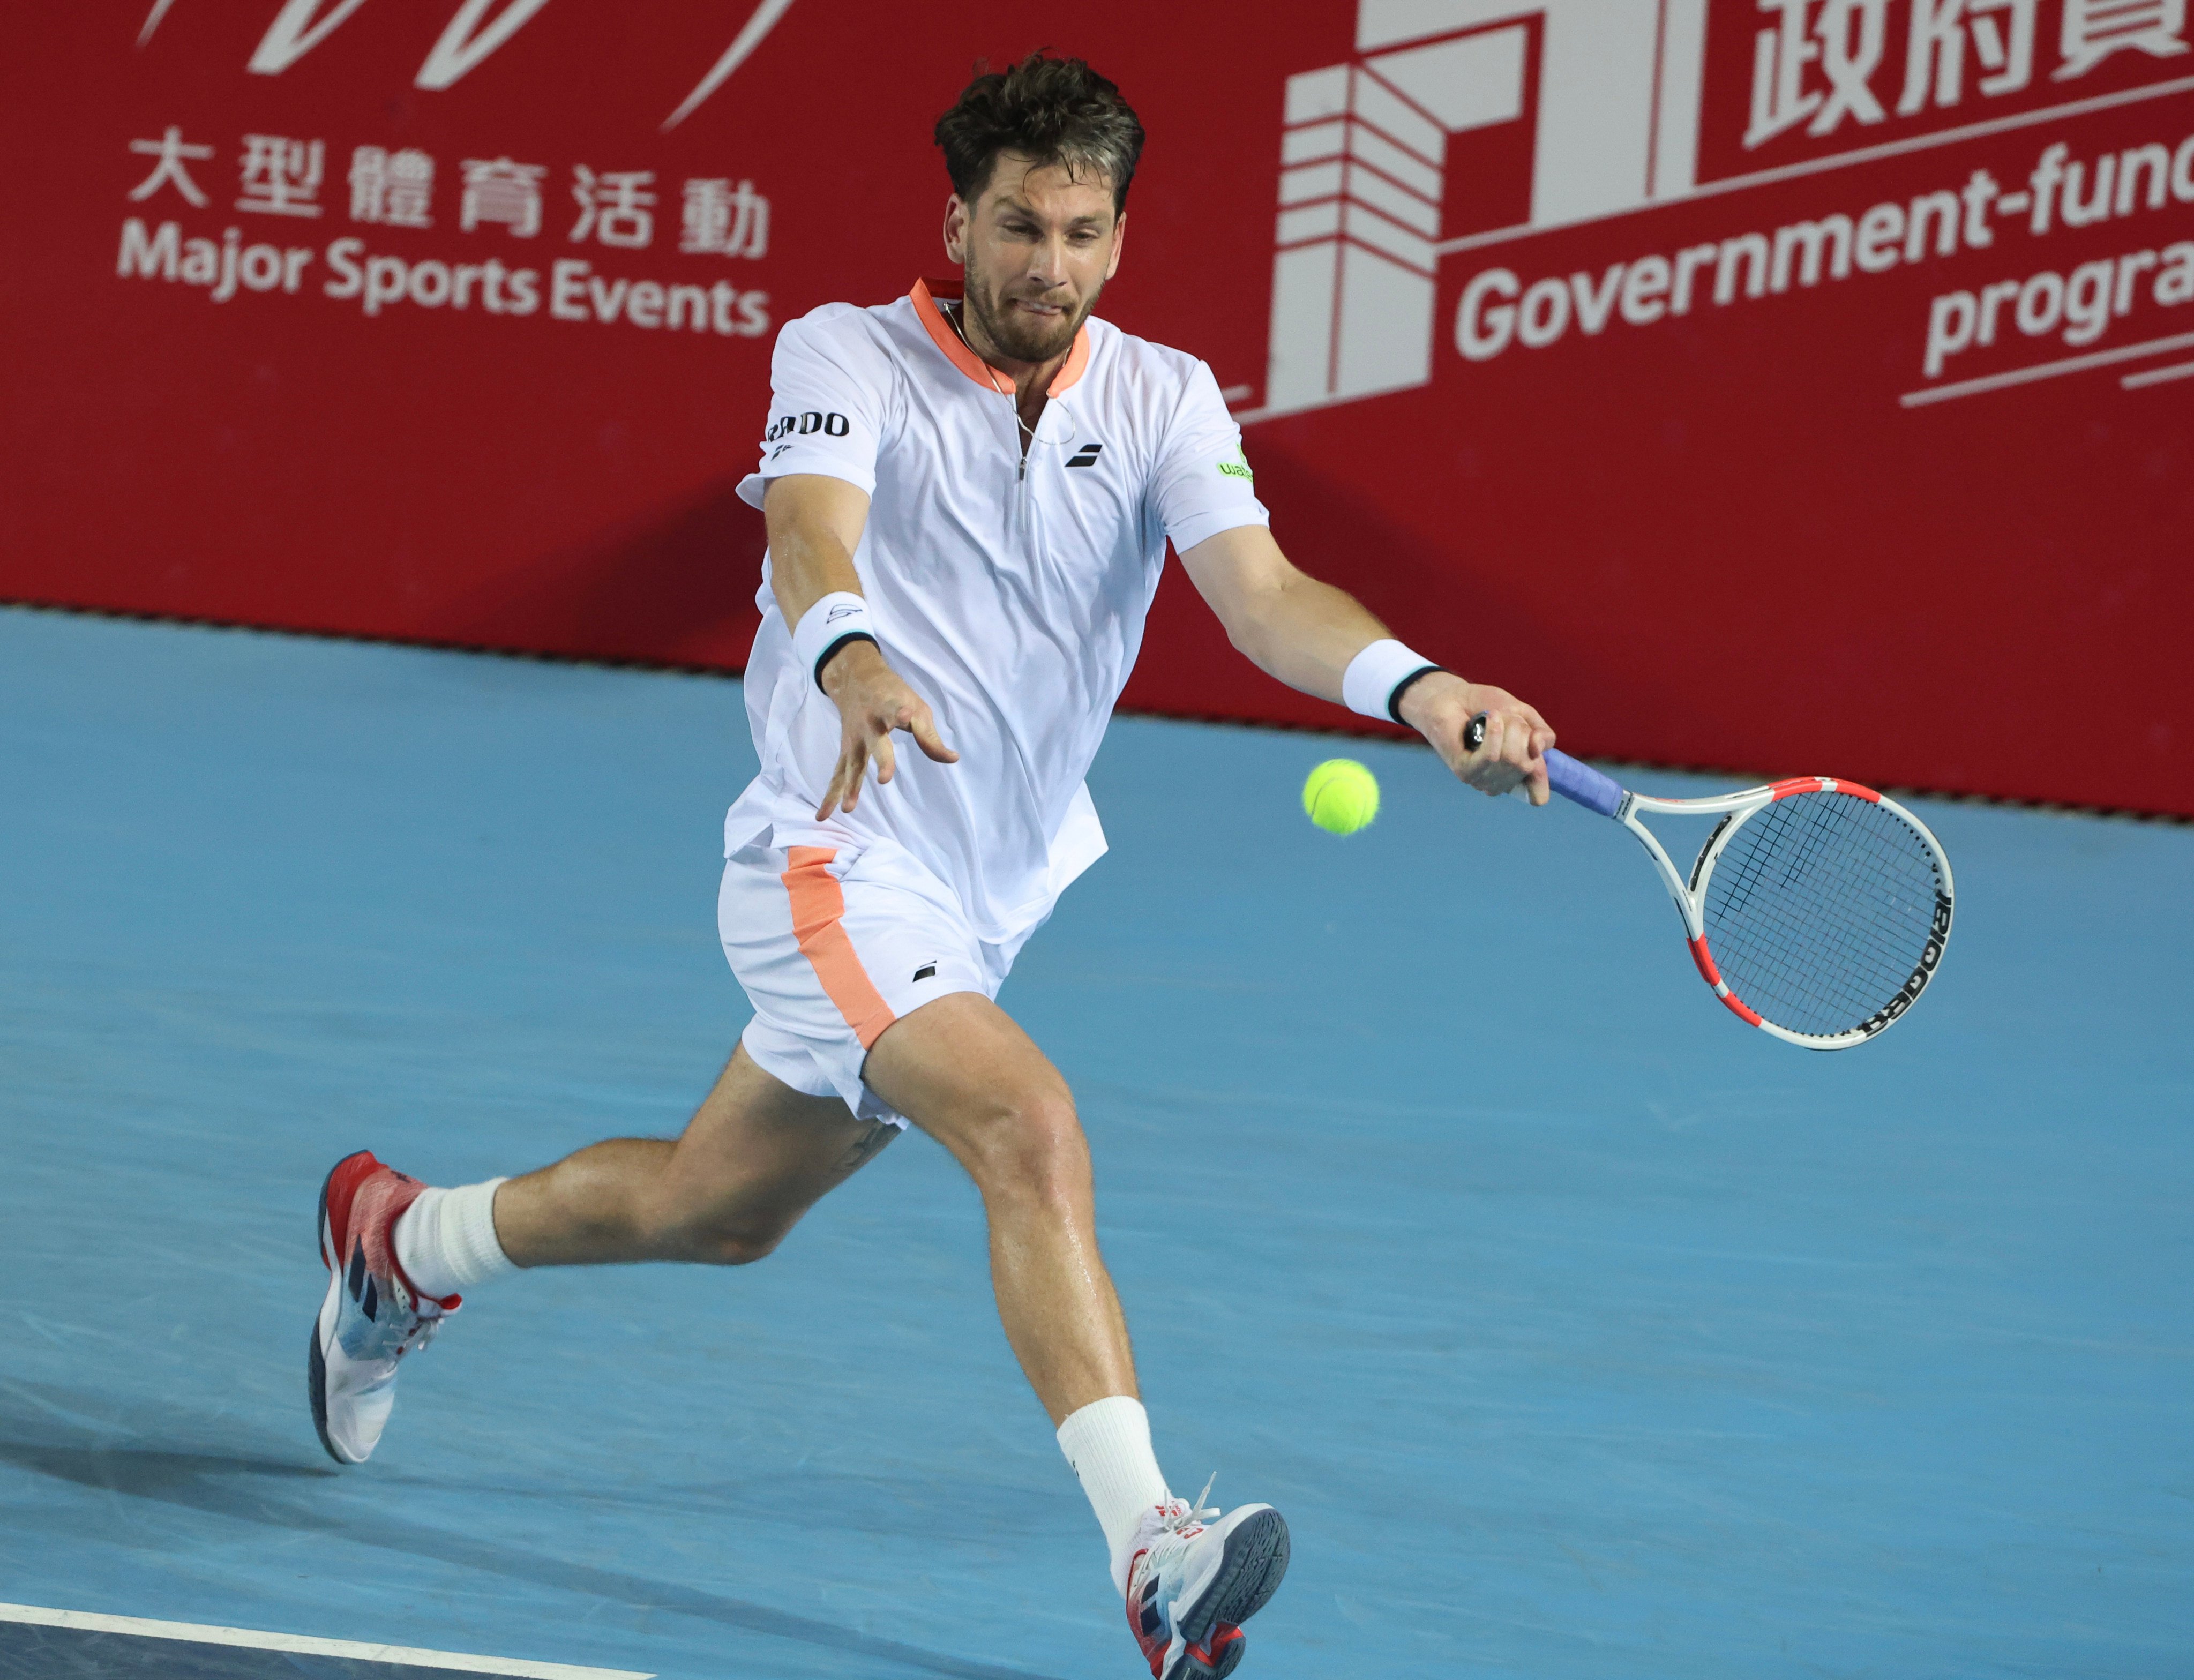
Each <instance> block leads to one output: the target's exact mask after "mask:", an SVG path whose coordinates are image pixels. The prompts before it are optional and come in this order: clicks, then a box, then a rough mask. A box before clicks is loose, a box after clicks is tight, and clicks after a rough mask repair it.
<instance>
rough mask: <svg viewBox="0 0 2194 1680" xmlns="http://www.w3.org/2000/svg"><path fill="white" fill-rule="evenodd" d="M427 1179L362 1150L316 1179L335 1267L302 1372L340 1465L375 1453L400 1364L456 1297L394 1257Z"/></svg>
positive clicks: (330, 1265) (328, 1262)
mask: <svg viewBox="0 0 2194 1680" xmlns="http://www.w3.org/2000/svg"><path fill="white" fill-rule="evenodd" d="M426 1188H427V1187H426V1186H425V1185H424V1184H421V1183H420V1182H419V1181H418V1180H417V1179H416V1178H405V1176H404V1175H403V1174H402V1173H396V1172H392V1171H390V1170H389V1169H388V1167H383V1166H382V1164H381V1163H380V1162H379V1161H376V1160H375V1159H374V1158H373V1156H372V1155H370V1153H369V1152H367V1151H366V1150H359V1152H358V1153H357V1154H356V1155H345V1156H344V1157H343V1158H342V1160H341V1161H337V1162H336V1164H335V1166H334V1167H331V1168H330V1170H329V1173H328V1176H327V1179H326V1182H325V1183H324V1184H321V1186H320V1260H321V1263H322V1264H324V1265H325V1266H326V1267H327V1269H328V1270H329V1272H330V1274H331V1276H330V1278H329V1280H328V1293H327V1296H326V1298H325V1299H324V1300H322V1301H321V1303H320V1312H319V1317H318V1318H317V1319H316V1320H314V1321H313V1346H312V1352H311V1356H310V1358H309V1360H308V1362H307V1367H306V1378H307V1385H308V1387H309V1391H310V1394H311V1396H312V1402H313V1427H314V1428H315V1429H317V1430H319V1432H320V1445H321V1446H323V1447H325V1448H327V1449H328V1456H329V1457H330V1458H331V1459H334V1460H335V1461H336V1463H337V1464H339V1465H362V1464H364V1463H365V1461H366V1460H367V1459H369V1458H370V1457H372V1456H373V1449H374V1448H376V1446H378V1445H379V1444H380V1442H381V1431H382V1429H383V1428H384V1427H386V1426H387V1425H388V1413H389V1409H390V1408H392V1407H393V1406H394V1405H395V1403H396V1367H397V1363H398V1362H399V1361H400V1360H401V1359H402V1358H403V1357H404V1356H405V1354H407V1353H411V1352H413V1351H414V1350H417V1349H419V1348H422V1347H424V1346H426V1345H427V1344H428V1342H430V1341H432V1340H433V1339H434V1333H435V1332H436V1331H437V1330H439V1329H440V1328H441V1327H442V1320H443V1319H444V1318H445V1316H448V1315H449V1314H451V1313H452V1312H455V1311H456V1310H457V1307H458V1306H459V1304H460V1301H459V1298H458V1297H457V1296H455V1295H451V1296H449V1297H447V1298H446V1299H441V1300H437V1299H434V1297H433V1296H431V1295H422V1294H421V1293H419V1292H418V1291H417V1290H416V1289H414V1288H413V1287H411V1280H410V1279H409V1278H407V1277H405V1276H404V1270H403V1268H402V1267H401V1266H399V1265H398V1264H396V1245H395V1236H394V1232H395V1229H396V1221H397V1218H398V1217H399V1215H400V1214H402V1213H403V1212H404V1210H405V1208H407V1207H410V1206H411V1204H412V1203H413V1202H415V1201H417V1200H418V1199H419V1193H420V1192H421V1191H422V1190H425V1189H426Z"/></svg>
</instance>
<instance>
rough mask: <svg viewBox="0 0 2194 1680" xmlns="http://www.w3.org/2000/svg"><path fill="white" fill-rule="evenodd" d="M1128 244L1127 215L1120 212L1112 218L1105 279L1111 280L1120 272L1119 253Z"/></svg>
mask: <svg viewBox="0 0 2194 1680" xmlns="http://www.w3.org/2000/svg"><path fill="white" fill-rule="evenodd" d="M1127 243H1128V213H1127V212H1126V211H1125V210H1122V211H1121V212H1120V213H1119V215H1116V216H1114V217H1113V218H1112V256H1111V261H1109V262H1107V263H1106V265H1105V278H1106V279H1108V280H1109V279H1111V278H1112V277H1113V276H1114V275H1115V274H1117V273H1118V272H1120V252H1121V249H1122V248H1123V247H1124V246H1125V245H1126V244H1127Z"/></svg>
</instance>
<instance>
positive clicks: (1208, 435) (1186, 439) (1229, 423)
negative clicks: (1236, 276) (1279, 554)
mask: <svg viewBox="0 0 2194 1680" xmlns="http://www.w3.org/2000/svg"><path fill="white" fill-rule="evenodd" d="M1151 502H1152V507H1154V508H1155V509H1156V510H1157V516H1158V522H1159V523H1160V524H1161V525H1163V526H1164V527H1165V534H1166V535H1167V536H1169V537H1171V538H1172V539H1173V546H1174V550H1175V553H1182V554H1185V553H1187V552H1188V551H1189V550H1190V549H1192V548H1194V547H1196V545H1197V544H1198V543H1199V542H1203V540H1204V539H1205V538H1206V537H1209V536H1218V535H1219V533H1220V531H1222V530H1233V529H1234V527H1235V526H1237V525H1270V524H1271V523H1272V515H1271V514H1269V513H1266V511H1265V504H1264V503H1263V502H1260V501H1258V500H1257V490H1256V475H1255V473H1252V472H1251V471H1250V470H1249V462H1248V461H1247V460H1246V459H1245V458H1244V457H1243V454H1242V428H1241V427H1238V426H1237V425H1236V424H1235V423H1234V416H1232V415H1231V414H1229V413H1227V412H1226V399H1225V398H1222V397H1220V394H1219V381H1217V380H1215V379H1214V378H1213V377H1212V376H1211V370H1210V369H1209V367H1207V366H1206V365H1204V364H1203V363H1202V362H1198V364H1196V370H1195V371H1194V372H1193V373H1192V374H1191V375H1190V376H1189V380H1188V386H1187V388H1186V390H1184V391H1183V392H1182V393H1181V397H1180V405H1179V406H1178V407H1177V408H1175V410H1174V416H1173V423H1172V424H1171V425H1170V426H1169V427H1167V428H1166V433H1165V438H1164V440H1163V442H1162V443H1161V444H1159V445H1158V459H1157V471H1156V472H1155V473H1153V474H1152V479H1151Z"/></svg>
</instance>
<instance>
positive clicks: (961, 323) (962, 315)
mask: <svg viewBox="0 0 2194 1680" xmlns="http://www.w3.org/2000/svg"><path fill="white" fill-rule="evenodd" d="M953 319H954V323H955V324H956V325H957V326H958V327H959V329H960V336H961V337H962V339H963V340H964V341H966V342H967V346H968V348H969V349H970V350H972V351H974V353H976V355H977V356H979V357H980V358H982V361H983V364H984V365H985V366H986V367H989V368H993V369H995V370H996V371H998V372H999V373H1001V374H1002V375H1004V376H1005V377H1006V378H1007V379H1008V380H1010V381H1012V382H1013V390H1014V401H1015V402H1016V403H1017V404H1019V407H1020V408H1021V409H1022V410H1024V412H1023V415H1022V418H1024V419H1028V418H1029V417H1030V416H1028V414H1027V413H1026V410H1029V409H1030V408H1031V407H1033V408H1035V409H1037V410H1039V411H1040V410H1042V407H1043V399H1044V396H1045V393H1048V391H1049V390H1050V389H1051V382H1052V381H1054V379H1057V378H1058V377H1059V370H1060V369H1061V368H1063V367H1065V365H1066V358H1068V357H1069V356H1071V355H1072V354H1073V353H1074V345H1073V341H1071V340H1069V341H1068V342H1067V346H1066V348H1065V349H1064V350H1062V351H1061V352H1060V353H1059V354H1058V355H1056V356H1054V357H1051V358H1048V359H1047V360H1044V361H1041V362H1022V361H1016V360H1015V359H1014V358H1012V357H1011V356H1008V355H1007V354H1006V353H1004V352H1003V351H1002V350H1000V349H999V348H998V347H997V346H996V345H995V344H994V343H992V342H991V335H990V334H988V333H986V332H985V331H984V330H983V324H982V322H981V321H980V320H979V319H978V318H976V315H975V312H974V310H972V309H970V308H969V307H968V305H967V303H966V301H965V300H962V302H961V303H960V304H959V306H958V307H956V309H955V310H954V311H953Z"/></svg>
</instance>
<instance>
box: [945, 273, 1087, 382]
mask: <svg viewBox="0 0 2194 1680" xmlns="http://www.w3.org/2000/svg"><path fill="white" fill-rule="evenodd" d="M1098 290H1100V291H1101V290H1104V288H1103V287H1102V286H1101V285H1100V287H1099V288H1098ZM964 296H965V299H966V302H967V307H968V315H969V317H970V318H972V319H973V320H974V323H975V324H976V325H977V326H979V327H980V328H981V329H982V332H983V336H984V337H985V339H986V340H988V341H990V344H991V347H992V348H993V349H995V350H996V352H997V353H998V354H1000V355H1001V356H1003V357H1005V358H1007V359H1008V360H1009V361H1014V362H1030V363H1040V362H1048V361H1050V360H1051V359H1052V358H1054V357H1057V356H1064V355H1065V353H1066V352H1067V349H1068V347H1070V346H1071V345H1072V344H1073V342H1074V335H1075V334H1077V333H1078V332H1080V331H1081V330H1082V324H1083V322H1084V321H1085V320H1087V319H1088V318H1089V312H1090V311H1091V310H1092V309H1094V308H1095V307H1097V296H1096V294H1095V293H1094V292H1093V293H1092V294H1091V295H1090V296H1089V297H1088V300H1087V301H1085V302H1084V303H1083V306H1082V307H1081V308H1079V309H1077V310H1075V311H1074V312H1071V314H1064V315H1060V316H1057V317H1054V318H1053V321H1052V324H1050V325H1049V326H1044V325H1041V324H1038V323H1037V321H1036V320H1034V319H1031V318H1030V317H1028V316H1026V315H1023V314H1019V313H1017V312H1014V311H1013V310H1011V309H1008V308H1007V307H1005V305H1004V303H1003V301H1002V299H1000V298H999V297H998V295H997V294H996V291H994V290H992V289H991V288H990V287H989V286H987V285H985V284H983V283H982V281H981V280H980V279H979V278H977V276H976V275H974V273H973V272H970V273H969V274H968V278H967V286H966V290H965V292H964Z"/></svg>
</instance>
